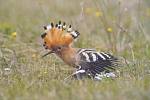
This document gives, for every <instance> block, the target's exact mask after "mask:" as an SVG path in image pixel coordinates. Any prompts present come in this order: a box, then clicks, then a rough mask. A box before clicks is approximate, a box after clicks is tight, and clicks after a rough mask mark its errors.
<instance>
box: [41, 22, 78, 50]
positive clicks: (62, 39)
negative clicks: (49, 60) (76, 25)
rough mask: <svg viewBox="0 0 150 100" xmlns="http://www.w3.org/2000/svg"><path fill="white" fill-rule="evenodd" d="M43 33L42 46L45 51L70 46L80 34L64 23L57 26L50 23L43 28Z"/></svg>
mask: <svg viewBox="0 0 150 100" xmlns="http://www.w3.org/2000/svg"><path fill="white" fill-rule="evenodd" d="M44 30H45V32H44V33H43V34H42V35H41V37H42V39H43V40H44V44H43V46H44V47H45V48H46V49H52V48H53V47H55V46H58V45H59V46H70V44H71V43H72V42H73V41H74V39H76V38H77V37H78V36H79V35H80V33H79V32H78V31H76V30H73V29H72V26H71V25H69V26H67V25H66V23H65V22H63V23H61V21H59V23H58V24H55V25H54V23H51V24H50V25H47V26H44Z"/></svg>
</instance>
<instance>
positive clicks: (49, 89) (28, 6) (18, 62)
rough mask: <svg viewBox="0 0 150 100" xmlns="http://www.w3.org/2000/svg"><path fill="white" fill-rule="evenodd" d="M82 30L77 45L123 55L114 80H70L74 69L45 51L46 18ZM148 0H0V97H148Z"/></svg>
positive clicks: (139, 99)
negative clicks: (43, 41)
mask: <svg viewBox="0 0 150 100" xmlns="http://www.w3.org/2000/svg"><path fill="white" fill-rule="evenodd" d="M59 20H63V21H66V22H67V23H69V24H72V25H73V27H74V28H76V29H78V31H79V32H80V33H81V35H80V38H79V39H78V41H77V42H76V43H75V46H76V47H82V48H96V49H97V50H98V51H105V52H111V53H113V54H114V55H116V56H120V57H123V58H125V59H127V61H128V64H125V65H124V67H122V68H120V69H119V70H120V75H119V77H118V78H116V79H114V80H112V79H104V80H102V81H101V82H95V81H92V80H88V79H85V80H80V81H79V80H71V81H69V82H67V83H66V82H64V78H66V77H67V76H68V75H70V74H71V73H72V71H73V70H74V69H72V68H70V67H69V66H67V65H66V64H64V63H63V62H62V61H61V60H60V59H59V58H57V57H56V56H55V55H49V56H47V57H45V58H41V55H43V54H44V53H45V52H46V51H45V50H44V48H43V47H42V41H41V38H40V35H41V33H43V26H44V25H47V24H49V23H50V21H53V22H58V21H59ZM149 32H150V1H149V0H0V100H103V99H105V100H150V33H149Z"/></svg>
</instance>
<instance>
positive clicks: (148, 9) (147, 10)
mask: <svg viewBox="0 0 150 100" xmlns="http://www.w3.org/2000/svg"><path fill="white" fill-rule="evenodd" d="M146 15H147V16H150V8H147V9H146Z"/></svg>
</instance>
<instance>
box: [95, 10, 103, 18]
mask: <svg viewBox="0 0 150 100" xmlns="http://www.w3.org/2000/svg"><path fill="white" fill-rule="evenodd" d="M102 15H103V14H102V12H101V11H96V12H95V16H96V17H100V16H102Z"/></svg>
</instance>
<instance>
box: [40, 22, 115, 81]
mask: <svg viewBox="0 0 150 100" xmlns="http://www.w3.org/2000/svg"><path fill="white" fill-rule="evenodd" d="M44 30H45V32H44V33H43V34H42V35H41V37H42V39H43V43H44V44H43V46H44V47H45V49H48V50H50V51H49V52H48V53H47V54H45V55H44V56H46V55H48V54H51V53H55V54H56V55H57V56H58V57H60V58H61V59H62V60H63V61H64V62H65V63H66V64H68V65H70V66H72V67H75V68H76V69H77V70H76V71H75V72H74V73H73V76H74V77H75V78H77V79H82V78H83V77H84V76H86V77H87V76H88V77H90V78H92V79H96V80H101V79H102V78H101V76H106V77H115V74H114V73H112V72H111V70H110V69H113V70H114V69H115V67H116V66H118V59H117V58H116V57H114V56H112V55H111V54H108V53H104V52H97V51H96V50H94V49H82V48H73V47H72V43H73V41H74V40H75V39H77V38H78V37H79V35H80V33H79V32H78V31H77V30H73V29H72V26H71V25H69V26H67V25H66V23H65V22H64V23H61V21H59V23H58V24H56V25H54V24H53V23H51V24H50V25H48V26H44ZM44 56H43V57H44ZM101 73H105V74H103V75H101Z"/></svg>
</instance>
